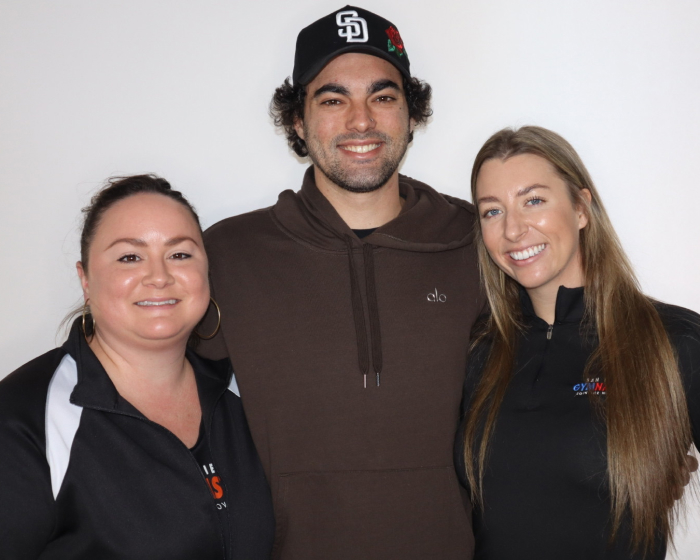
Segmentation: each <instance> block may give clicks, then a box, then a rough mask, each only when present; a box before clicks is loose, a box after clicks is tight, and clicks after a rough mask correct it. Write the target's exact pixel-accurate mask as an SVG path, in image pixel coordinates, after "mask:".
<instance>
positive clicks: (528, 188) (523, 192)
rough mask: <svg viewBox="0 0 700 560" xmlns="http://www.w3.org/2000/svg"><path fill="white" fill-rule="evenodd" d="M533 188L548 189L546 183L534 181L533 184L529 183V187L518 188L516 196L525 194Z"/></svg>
mask: <svg viewBox="0 0 700 560" xmlns="http://www.w3.org/2000/svg"><path fill="white" fill-rule="evenodd" d="M535 189H549V187H548V186H547V185H540V184H539V183H535V184H534V185H530V186H529V187H524V188H522V189H520V190H519V191H518V194H517V196H525V195H526V194H527V193H529V192H530V191H532V190H535Z"/></svg>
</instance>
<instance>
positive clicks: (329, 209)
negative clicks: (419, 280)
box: [272, 166, 476, 253]
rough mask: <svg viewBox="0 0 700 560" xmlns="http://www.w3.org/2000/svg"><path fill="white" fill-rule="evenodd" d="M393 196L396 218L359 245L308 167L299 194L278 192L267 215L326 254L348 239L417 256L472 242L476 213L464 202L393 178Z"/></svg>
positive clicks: (340, 248)
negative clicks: (398, 202)
mask: <svg viewBox="0 0 700 560" xmlns="http://www.w3.org/2000/svg"><path fill="white" fill-rule="evenodd" d="M399 193H400V195H401V197H402V198H404V200H405V202H404V205H403V208H402V209H401V213H400V214H399V215H398V216H397V217H396V218H394V219H393V220H392V221H390V222H389V223H387V224H385V225H383V226H381V227H379V228H377V229H376V230H375V231H374V233H372V234H371V235H369V236H367V237H365V238H364V239H363V240H362V241H360V240H359V239H357V237H356V236H355V235H354V234H353V233H352V230H351V229H350V228H349V227H348V225H347V224H346V223H345V222H344V221H343V219H342V218H341V217H340V216H339V215H338V213H337V212H336V211H335V208H333V206H332V205H331V203H330V202H329V201H328V200H327V199H326V197H325V196H323V194H322V193H321V191H319V190H318V188H317V187H316V181H315V180H314V168H313V166H311V167H309V168H308V169H307V170H306V173H305V175H304V182H303V183H302V187H301V190H300V191H299V192H294V191H292V190H286V191H284V192H282V193H281V194H280V196H279V200H278V202H277V204H276V205H275V206H274V207H273V209H272V213H273V216H274V218H275V219H276V221H277V223H278V225H279V226H280V227H282V228H283V229H284V230H285V231H286V232H287V233H288V234H289V235H290V236H291V237H294V238H295V239H297V240H298V241H300V242H303V243H308V244H310V245H312V246H314V247H315V248H316V249H323V250H327V251H334V252H335V251H338V252H345V251H347V241H346V240H347V237H348V236H349V237H350V238H351V239H352V240H353V244H354V245H361V244H362V243H363V242H364V243H369V244H371V245H374V246H376V247H386V248H390V249H399V250H404V251H415V252H421V253H436V252H439V251H449V250H452V249H456V248H458V247H462V246H465V245H469V244H470V243H472V241H473V239H474V231H473V224H474V221H475V219H476V212H475V210H474V207H473V206H472V205H471V204H470V203H468V202H466V201H464V200H460V199H458V198H453V197H450V196H447V195H443V194H440V193H438V192H437V191H435V190H434V189H432V188H431V187H429V186H428V185H426V184H425V183H421V182H420V181H416V180H415V179H411V178H410V177H406V176H405V175H399ZM416 224H420V227H419V228H417V227H416Z"/></svg>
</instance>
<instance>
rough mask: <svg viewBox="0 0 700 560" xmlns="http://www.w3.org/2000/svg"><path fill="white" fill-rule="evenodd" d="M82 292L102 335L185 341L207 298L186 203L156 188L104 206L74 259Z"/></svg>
mask: <svg viewBox="0 0 700 560" xmlns="http://www.w3.org/2000/svg"><path fill="white" fill-rule="evenodd" d="M78 274H79V276H80V281H81V284H82V286H83V293H84V296H85V298H86V299H87V298H89V299H90V310H91V312H92V316H93V318H94V319H95V323H96V325H97V335H98V337H101V338H102V339H104V340H106V341H108V340H112V341H119V342H120V343H127V344H130V345H132V346H133V345H141V346H144V345H145V346H149V347H153V346H154V344H160V345H162V344H163V343H165V344H184V342H185V341H186V340H187V338H188V336H189V334H190V332H191V331H192V329H193V328H194V327H195V325H196V324H197V323H198V322H199V320H200V319H201V318H202V316H203V315H204V312H205V311H206V309H207V306H208V304H209V282H208V263H207V256H206V253H205V252H204V246H203V243H202V236H201V234H200V232H199V228H198V227H197V224H196V223H195V221H194V219H193V218H192V216H191V214H190V212H189V210H188V209H187V208H186V207H185V206H183V205H182V204H180V203H179V202H176V201H174V200H172V199H171V198H168V197H167V196H163V195H160V194H155V193H143V194H137V195H133V196H131V197H129V198H126V199H123V200H120V201H119V202H116V203H115V204H114V205H113V206H111V207H110V208H109V209H108V210H106V211H105V213H104V215H103V216H102V220H101V221H100V223H99V224H98V226H97V229H96V231H95V236H94V239H93V241H92V244H91V245H90V248H89V256H88V270H83V267H82V265H81V263H78Z"/></svg>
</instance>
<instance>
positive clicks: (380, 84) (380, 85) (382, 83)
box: [367, 79, 401, 95]
mask: <svg viewBox="0 0 700 560" xmlns="http://www.w3.org/2000/svg"><path fill="white" fill-rule="evenodd" d="M383 89H395V90H396V91H398V92H399V93H400V92H401V88H400V87H399V84H397V83H396V82H395V81H394V80H389V79H386V80H377V81H376V82H373V83H371V84H370V85H369V87H368V88H367V93H369V94H370V95H372V94H373V93H377V92H378V91H382V90H383Z"/></svg>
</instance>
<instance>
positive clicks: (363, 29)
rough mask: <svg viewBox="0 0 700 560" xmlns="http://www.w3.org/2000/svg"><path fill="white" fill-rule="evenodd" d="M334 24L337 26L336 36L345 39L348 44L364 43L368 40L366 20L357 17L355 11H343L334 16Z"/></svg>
mask: <svg viewBox="0 0 700 560" xmlns="http://www.w3.org/2000/svg"><path fill="white" fill-rule="evenodd" d="M335 22H336V23H337V24H338V27H340V29H338V35H339V36H340V37H345V38H346V39H347V42H348V43H366V42H367V40H368V39H369V35H368V34H367V20H366V19H365V18H361V17H359V16H358V14H357V12H356V11H355V10H344V11H342V12H338V13H337V14H336V15H335Z"/></svg>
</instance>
